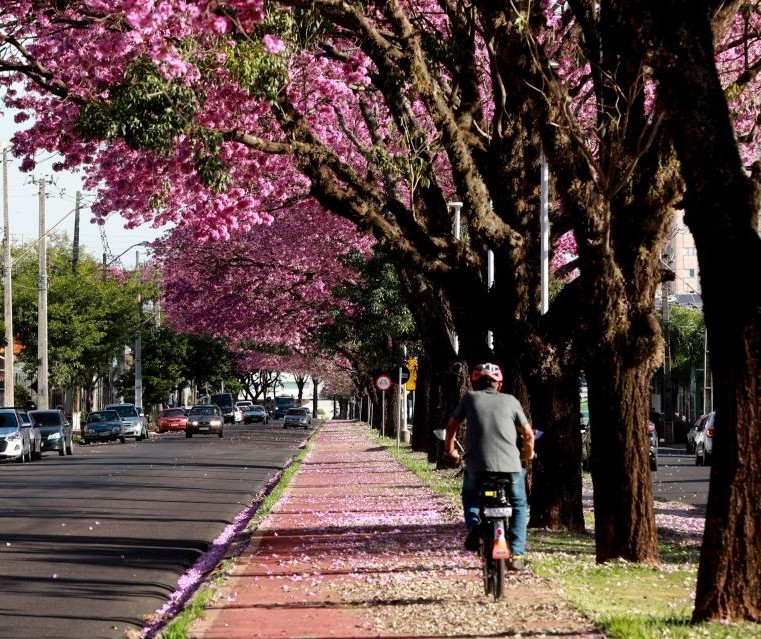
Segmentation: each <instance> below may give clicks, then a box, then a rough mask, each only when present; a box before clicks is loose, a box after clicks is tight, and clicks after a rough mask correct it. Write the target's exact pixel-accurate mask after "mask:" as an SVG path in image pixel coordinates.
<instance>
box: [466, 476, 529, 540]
mask: <svg viewBox="0 0 761 639" xmlns="http://www.w3.org/2000/svg"><path fill="white" fill-rule="evenodd" d="M505 476H506V477H507V478H508V479H510V484H509V485H508V492H507V498H508V500H509V501H510V506H512V508H513V516H512V517H510V525H509V527H508V529H507V537H508V541H509V542H510V552H511V553H512V554H513V555H524V554H526V526H527V525H528V500H527V499H526V470H525V469H523V470H521V471H519V472H517V473H505ZM479 501H480V500H479V498H478V473H474V472H468V470H467V469H466V470H465V472H464V473H463V476H462V509H463V511H464V513H465V525H466V526H467V527H468V528H470V527H471V526H473V525H475V524H478V523H480V521H481V518H480V512H479V507H480V504H479Z"/></svg>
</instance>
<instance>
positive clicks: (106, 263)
mask: <svg viewBox="0 0 761 639" xmlns="http://www.w3.org/2000/svg"><path fill="white" fill-rule="evenodd" d="M149 244H150V242H138V243H137V244H133V245H132V246H130V247H127V248H126V249H124V250H123V251H122V252H121V253H119V255H117V256H116V257H114V258H111V260H109V261H108V262H107V261H106V260H108V255H107V254H106V253H105V251H104V252H103V274H104V275H105V273H106V269H107V268H108V267H109V266H111V265H112V264H113V263H114V262H118V261H119V260H120V259H121V257H122V256H123V255H125V254H126V253H127V251H130V250H132V249H133V248H137V247H138V246H148V245H149Z"/></svg>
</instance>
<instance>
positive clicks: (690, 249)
mask: <svg viewBox="0 0 761 639" xmlns="http://www.w3.org/2000/svg"><path fill="white" fill-rule="evenodd" d="M682 250H683V251H684V254H685V255H687V256H689V257H694V256H695V255H697V254H698V251H697V249H696V248H695V247H694V246H685V247H684V249H682Z"/></svg>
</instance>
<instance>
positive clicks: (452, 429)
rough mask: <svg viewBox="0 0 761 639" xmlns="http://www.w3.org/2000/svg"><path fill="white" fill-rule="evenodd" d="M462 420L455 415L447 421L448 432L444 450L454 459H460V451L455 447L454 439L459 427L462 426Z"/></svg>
mask: <svg viewBox="0 0 761 639" xmlns="http://www.w3.org/2000/svg"><path fill="white" fill-rule="evenodd" d="M460 424H462V422H459V421H457V420H456V419H455V418H454V417H451V418H450V419H449V422H447V434H446V438H445V439H444V452H445V453H446V454H447V455H448V456H449V457H451V458H452V459H455V460H459V459H460V452H459V451H458V450H457V449H456V448H455V444H454V440H455V435H456V434H457V429H458V428H460Z"/></svg>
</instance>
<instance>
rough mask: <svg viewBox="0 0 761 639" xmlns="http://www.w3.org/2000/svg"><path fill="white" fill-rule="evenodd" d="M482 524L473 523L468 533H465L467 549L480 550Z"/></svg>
mask: <svg viewBox="0 0 761 639" xmlns="http://www.w3.org/2000/svg"><path fill="white" fill-rule="evenodd" d="M480 537H481V526H480V525H479V524H473V525H472V526H471V527H470V528H468V534H467V535H465V542H464V543H465V550H478V547H479V545H480V541H481V540H480Z"/></svg>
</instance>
